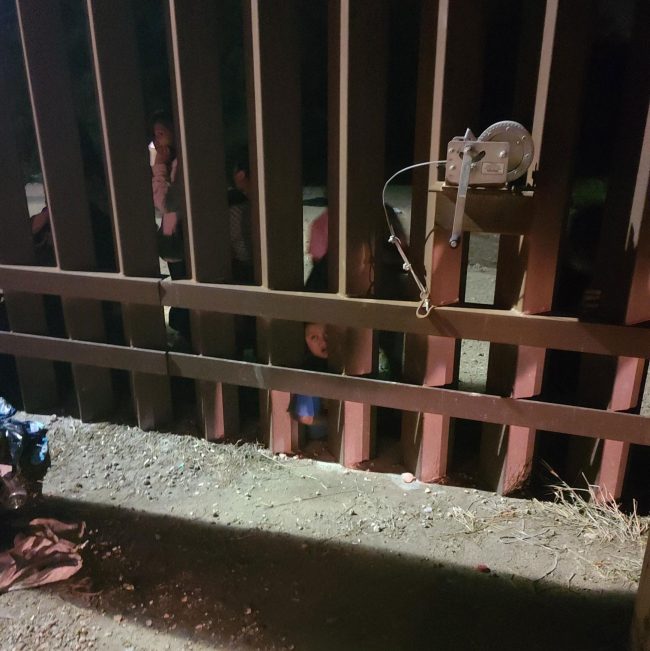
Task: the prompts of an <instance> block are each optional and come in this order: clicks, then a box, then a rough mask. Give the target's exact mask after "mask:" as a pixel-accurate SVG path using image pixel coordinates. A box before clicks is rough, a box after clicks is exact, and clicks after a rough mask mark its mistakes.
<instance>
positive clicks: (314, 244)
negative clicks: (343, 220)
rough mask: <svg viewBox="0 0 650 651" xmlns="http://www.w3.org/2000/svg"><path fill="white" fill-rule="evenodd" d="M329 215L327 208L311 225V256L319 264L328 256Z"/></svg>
mask: <svg viewBox="0 0 650 651" xmlns="http://www.w3.org/2000/svg"><path fill="white" fill-rule="evenodd" d="M328 222H329V215H328V212H327V208H326V209H325V210H324V211H323V212H322V213H321V214H320V215H319V216H318V217H317V218H316V219H315V220H314V221H313V222H312V223H311V228H310V237H309V255H311V257H312V259H313V261H314V262H318V261H319V260H321V259H322V258H324V257H325V256H326V255H327V237H328V233H327V231H328Z"/></svg>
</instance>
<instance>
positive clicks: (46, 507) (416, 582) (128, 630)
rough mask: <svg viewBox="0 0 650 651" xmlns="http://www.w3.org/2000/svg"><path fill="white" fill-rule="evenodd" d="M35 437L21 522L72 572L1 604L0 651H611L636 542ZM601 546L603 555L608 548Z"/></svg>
mask: <svg viewBox="0 0 650 651" xmlns="http://www.w3.org/2000/svg"><path fill="white" fill-rule="evenodd" d="M39 418H40V419H41V420H45V421H46V422H49V425H50V438H51V447H52V453H53V465H52V468H51V469H50V471H49V473H48V475H47V477H46V480H45V483H44V500H43V502H42V503H41V504H39V505H38V506H36V507H35V508H34V509H33V510H32V511H31V512H29V513H24V514H21V515H16V516H13V517H11V518H8V519H5V520H4V521H3V522H2V534H1V535H0V539H1V540H0V542H1V543H2V545H4V547H5V548H6V547H7V546H9V545H10V543H11V539H12V537H13V534H14V533H15V532H16V531H18V530H20V528H21V527H22V526H24V524H25V523H26V522H27V521H28V520H29V518H31V517H33V516H35V515H41V516H49V517H57V518H59V519H61V520H64V521H66V522H71V521H74V522H78V521H81V520H83V521H85V522H86V525H87V534H86V539H87V545H86V547H85V548H84V550H83V558H84V566H83V568H82V570H81V571H80V572H79V573H78V574H77V575H76V576H75V577H73V578H72V579H70V580H68V581H67V582H64V583H61V584H58V585H52V586H49V587H42V588H38V589H34V590H23V591H14V592H9V593H7V594H3V595H0V648H1V649H3V650H7V651H14V650H16V651H20V650H24V651H32V650H36V649H42V650H48V651H49V650H52V651H56V650H59V649H61V650H62V649H66V650H74V649H84V650H85V649H101V650H106V651H127V650H128V651H136V650H137V651H149V650H158V649H170V650H171V649H196V650H200V649H236V650H244V649H245V650H248V649H269V650H270V649H278V650H280V649H283V650H289V649H296V650H298V649H300V650H302V649H307V650H312V649H314V650H316V649H318V650H321V649H322V650H330V649H355V650H356V649H382V650H383V649H387V650H388V649H390V650H393V649H395V650H397V649H404V650H413V649H435V650H436V651H444V650H450V651H451V650H454V651H458V650H464V649H477V650H481V651H482V650H486V649H497V648H498V649H501V650H503V649H512V650H513V651H514V650H517V651H520V650H521V649H527V650H537V649H539V650H540V651H542V650H544V651H547V650H553V651H561V650H565V649H566V650H567V651H569V650H571V651H578V650H582V649H584V650H585V651H586V650H589V651H592V650H600V649H602V650H603V651H605V650H607V651H611V650H614V649H625V648H626V639H627V631H628V627H629V623H630V618H631V613H632V607H633V598H634V592H635V589H636V583H637V581H638V575H639V572H640V568H641V559H642V552H643V543H644V542H645V541H644V540H642V539H637V540H633V541H631V540H626V541H622V540H617V539H616V538H615V537H614V536H608V535H605V536H603V533H602V531H600V530H595V529H593V528H591V527H590V526H589V522H588V521H585V520H584V519H580V518H579V517H577V516H576V518H575V520H574V519H573V518H572V517H569V518H567V517H566V516H565V515H563V512H562V511H560V510H556V511H554V510H553V508H551V507H550V505H549V504H548V503H546V504H544V503H540V502H536V501H526V500H516V499H509V498H507V499H506V498H502V497H499V496H497V495H495V494H492V493H485V492H480V491H477V490H472V489H462V488H454V487H446V486H437V485H425V484H421V483H419V482H417V481H416V482H413V483H405V482H404V481H403V480H402V478H401V476H400V475H396V474H379V473H371V472H363V471H356V470H346V469H343V468H341V467H340V466H338V465H336V464H333V463H325V462H323V461H321V460H319V459H320V458H322V454H320V455H319V456H318V457H316V456H315V455H318V454H319V452H318V450H317V449H314V448H313V446H312V450H311V454H312V457H313V458H291V457H285V456H284V455H279V456H272V455H270V454H269V453H268V452H267V451H265V450H263V449H260V448H258V447H256V446H254V445H251V444H243V445H239V446H237V445H232V444H214V443H208V442H205V441H203V440H200V439H197V438H195V437H191V436H188V435H185V436H183V435H178V434H172V433H159V432H142V431H141V430H139V429H138V428H136V427H129V426H124V425H113V424H95V425H90V424H82V423H80V422H79V421H77V420H74V419H72V418H69V417H66V418H56V417H50V416H40V417H39ZM608 537H613V538H614V539H613V540H607V538H608Z"/></svg>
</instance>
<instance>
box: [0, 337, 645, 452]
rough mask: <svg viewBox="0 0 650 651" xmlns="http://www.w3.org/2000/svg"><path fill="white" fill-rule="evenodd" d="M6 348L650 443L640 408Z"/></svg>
mask: <svg viewBox="0 0 650 651" xmlns="http://www.w3.org/2000/svg"><path fill="white" fill-rule="evenodd" d="M0 352H2V353H12V354H15V355H20V356H25V357H36V358H40V359H49V360H56V361H65V362H72V363H81V364H87V363H90V362H91V361H92V363H93V364H95V365H97V366H101V367H103V368H119V369H123V370H129V371H138V372H145V373H154V374H159V375H164V374H169V375H172V376H177V377H186V378H192V379H196V380H211V381H213V380H215V379H217V380H219V381H221V382H225V383H227V384H235V385H241V386H248V387H254V388H256V389H276V390H281V391H287V392H294V393H299V392H300V391H303V390H304V387H305V386H306V385H308V386H309V388H310V391H311V392H313V393H314V395H318V396H320V397H322V398H331V399H334V400H350V401H354V402H360V403H361V402H363V403H369V404H373V405H376V406H381V407H391V408H394V409H402V410H407V411H416V412H428V413H437V414H444V415H448V416H452V417H455V418H465V419H468V420H477V421H481V422H486V423H502V424H506V425H515V426H523V427H531V426H535V427H536V428H538V429H544V430H548V431H551V432H561V433H566V434H574V435H577V436H586V437H591V438H604V437H606V438H608V439H612V440H616V441H625V442H629V443H637V444H640V445H650V418H644V417H642V416H637V415H634V414H625V413H619V412H613V411H603V410H598V409H588V408H585V407H574V406H570V405H555V404H549V403H545V402H534V401H529V400H517V399H513V398H502V397H499V396H490V395H481V394H477V393H468V392H464V391H454V390H451V389H438V388H434V387H423V386H414V385H408V384H403V383H395V382H386V381H381V380H374V379H368V378H360V377H352V376H340V375H332V374H329V373H318V372H314V371H305V370H301V369H288V368H281V367H274V366H269V365H266V364H253V363H250V362H240V361H236V360H225V359H217V358H210V357H202V356H196V355H189V354H183V353H165V352H160V351H151V350H145V349H138V348H124V347H122V346H113V345H110V344H96V343H90V342H72V341H68V340H61V339H54V338H52V337H42V336H38V335H21V334H14V333H6V332H0Z"/></svg>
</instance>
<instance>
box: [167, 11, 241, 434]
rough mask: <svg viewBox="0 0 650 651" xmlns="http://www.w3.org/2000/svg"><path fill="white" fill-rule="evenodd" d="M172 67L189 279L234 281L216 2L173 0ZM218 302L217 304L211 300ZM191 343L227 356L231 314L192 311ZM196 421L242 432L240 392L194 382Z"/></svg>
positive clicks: (206, 427)
mask: <svg viewBox="0 0 650 651" xmlns="http://www.w3.org/2000/svg"><path fill="white" fill-rule="evenodd" d="M169 31H170V45H171V52H170V65H171V68H172V70H173V75H172V78H173V80H174V95H175V99H176V116H177V119H178V126H177V131H178V133H179V136H180V143H179V145H180V146H179V150H180V158H181V160H182V163H183V165H182V173H183V186H184V199H185V206H184V207H185V210H184V213H185V217H186V220H187V228H186V231H187V235H188V241H189V247H188V248H189V250H190V251H191V260H190V276H191V279H192V280H193V281H194V282H230V281H231V280H232V266H231V251H230V227H229V221H228V200H227V172H226V166H225V158H226V155H225V149H224V138H223V119H222V108H221V107H222V97H221V88H220V83H219V77H220V70H219V52H218V50H219V35H220V29H219V8H218V5H217V3H214V2H198V3H192V4H189V3H186V2H178V1H175V0H170V2H169ZM205 307H206V308H208V307H215V308H218V306H216V305H215V306H211V305H210V306H209V305H206V306H205ZM192 345H193V348H194V352H195V353H197V354H201V355H215V356H219V357H232V356H233V355H234V352H235V331H234V318H233V316H232V315H228V314H219V313H218V312H217V311H214V312H213V311H208V310H200V311H199V310H197V311H193V312H192ZM197 397H198V403H199V419H200V422H201V424H202V429H203V432H204V435H205V436H206V438H208V439H210V440H218V439H222V438H223V437H224V436H226V435H227V434H229V435H231V436H234V437H238V436H239V407H238V400H239V396H238V390H237V387H235V386H232V385H224V384H222V383H220V382H199V383H197Z"/></svg>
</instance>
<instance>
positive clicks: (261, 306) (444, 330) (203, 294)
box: [0, 265, 650, 358]
mask: <svg viewBox="0 0 650 651" xmlns="http://www.w3.org/2000/svg"><path fill="white" fill-rule="evenodd" d="M0 287H3V288H4V289H5V290H11V291H23V292H31V293H36V294H54V295H57V296H61V297H69V298H91V297H92V298H97V299H100V300H104V301H123V302H127V301H128V302H129V303H135V304H142V305H160V306H162V305H165V306H174V307H186V308H190V309H194V310H200V311H205V312H211V311H214V312H225V313H227V314H245V315H249V316H259V317H270V318H277V319H285V320H294V321H304V322H323V321H324V322H326V323H328V324H331V325H341V326H346V325H348V324H350V323H354V324H355V326H359V327H364V328H372V329H374V330H389V331H395V332H409V333H413V334H420V335H430V336H440V337H451V338H454V339H476V340H479V341H490V342H495V343H502V344H513V345H523V344H525V345H527V346H533V347H541V348H550V349H555V350H572V351H576V352H581V353H593V354H598V355H612V356H625V357H639V358H650V328H647V327H630V326H618V325H606V324H600V323H588V322H584V321H580V320H579V319H577V318H572V317H560V316H540V315H527V314H521V313H518V312H516V311H512V310H498V309H485V308H484V309H481V308H472V307H438V308H435V309H434V310H433V311H432V313H431V315H430V316H429V318H428V319H417V318H416V317H415V308H416V307H417V303H413V302H410V301H382V300H379V299H361V298H350V297H344V296H337V295H328V294H320V295H319V294H311V293H305V292H287V291H280V290H271V289H265V288H262V287H257V286H252V287H248V286H239V285H217V284H210V283H195V282H192V281H187V280H180V281H169V280H157V279H153V278H125V277H123V276H119V275H117V274H110V273H92V272H86V273H82V272H72V271H58V270H53V269H43V268H41V269H38V268H34V267H20V266H10V265H0Z"/></svg>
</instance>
